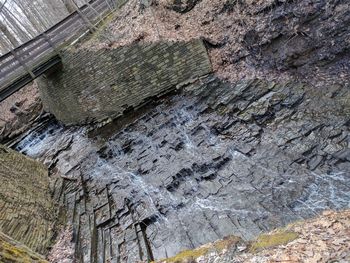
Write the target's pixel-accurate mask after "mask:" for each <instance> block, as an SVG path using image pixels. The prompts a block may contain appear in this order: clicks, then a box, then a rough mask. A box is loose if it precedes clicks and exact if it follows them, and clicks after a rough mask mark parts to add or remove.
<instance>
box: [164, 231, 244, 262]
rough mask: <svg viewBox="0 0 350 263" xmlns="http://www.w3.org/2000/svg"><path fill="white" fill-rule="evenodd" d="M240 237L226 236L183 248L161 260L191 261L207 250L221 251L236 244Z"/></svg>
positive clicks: (204, 253) (207, 251)
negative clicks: (191, 248)
mask: <svg viewBox="0 0 350 263" xmlns="http://www.w3.org/2000/svg"><path fill="white" fill-rule="evenodd" d="M240 241H241V239H240V238H239V237H236V236H228V237H225V238H224V239H222V240H219V241H216V242H215V243H213V244H208V245H205V246H202V247H200V248H196V249H193V250H185V251H182V252H181V253H179V254H177V255H176V256H174V257H171V258H168V259H163V260H161V262H164V261H165V262H167V263H181V262H192V261H194V260H195V259H197V258H199V257H200V256H204V255H207V254H208V253H209V252H212V251H216V252H221V251H222V250H224V249H229V248H230V247H232V246H234V245H236V244H237V243H238V242H240Z"/></svg>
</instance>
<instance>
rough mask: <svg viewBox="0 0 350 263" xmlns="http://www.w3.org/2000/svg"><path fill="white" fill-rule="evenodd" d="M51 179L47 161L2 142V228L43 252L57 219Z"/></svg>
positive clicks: (0, 207)
mask: <svg viewBox="0 0 350 263" xmlns="http://www.w3.org/2000/svg"><path fill="white" fill-rule="evenodd" d="M48 180H49V177H48V171H47V168H46V167H45V166H44V165H42V164H40V163H39V162H37V161H34V160H31V159H29V158H28V157H25V156H24V155H22V154H19V153H16V152H15V151H13V150H11V149H9V148H6V147H4V146H1V145H0V182H1V184H0V231H1V232H3V233H5V234H6V235H8V236H10V237H11V238H13V239H15V240H16V241H18V242H20V243H23V244H24V245H26V246H27V247H29V248H31V249H32V250H34V251H36V252H39V253H42V254H45V253H46V252H47V249H48V248H49V246H50V242H51V239H52V237H53V230H54V222H55V219H56V217H55V215H56V214H55V208H54V204H53V201H52V198H51V196H50V193H49V181H48Z"/></svg>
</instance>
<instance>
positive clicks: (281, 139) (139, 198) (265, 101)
mask: <svg viewBox="0 0 350 263" xmlns="http://www.w3.org/2000/svg"><path fill="white" fill-rule="evenodd" d="M346 98H349V87H346V86H333V87H327V88H325V89H323V90H318V89H315V88H313V87H310V86H307V85H304V84H300V83H284V84H281V83H267V82H264V81H261V80H257V79H254V80H250V81H242V82H238V83H234V84H230V83H222V82H221V81H219V80H218V79H216V78H206V79H203V80H201V81H199V82H197V83H195V84H193V85H190V86H188V87H186V89H185V91H184V92H183V93H182V94H179V95H176V96H174V97H172V98H171V99H167V100H164V101H163V102H162V103H161V104H160V105H158V106H157V107H155V108H154V109H152V110H149V111H148V112H145V113H144V114H142V115H141V117H140V118H138V119H136V120H135V121H134V122H132V123H131V124H129V125H127V127H125V128H124V129H121V130H113V126H112V125H111V126H106V127H105V128H104V129H101V130H99V131H98V132H96V134H99V135H97V136H96V137H91V136H90V137H89V133H88V131H87V130H86V129H75V128H69V129H66V128H63V127H60V126H59V125H57V124H54V125H52V126H50V127H48V128H47V129H45V130H43V131H42V132H38V133H37V134H32V135H31V136H29V137H27V138H26V139H25V140H23V141H22V142H21V144H20V145H18V149H19V150H21V151H23V152H25V153H26V154H28V155H30V156H34V157H36V158H38V159H40V160H42V161H43V162H44V163H45V164H47V165H48V166H49V167H50V168H51V170H52V171H53V172H57V173H60V174H62V175H64V178H65V180H64V182H63V183H62V184H57V185H56V192H55V196H56V198H57V199H59V200H60V201H61V202H63V203H65V204H66V206H67V207H68V208H69V209H68V210H69V211H71V213H70V216H69V217H70V220H71V221H72V222H73V225H74V236H75V238H76V239H75V243H76V256H77V257H78V258H80V259H81V260H82V261H83V262H90V261H89V260H92V261H93V262H103V260H107V259H111V260H113V262H136V261H137V260H140V259H141V260H147V259H160V258H166V257H170V256H173V255H175V254H176V253H178V252H180V251H182V250H184V249H192V248H194V247H198V246H200V245H202V244H205V243H208V242H211V241H214V240H217V239H220V238H222V237H224V236H227V235H235V236H240V237H242V238H243V239H246V240H249V239H252V238H254V237H256V236H257V235H258V234H259V233H260V232H263V231H268V230H270V229H273V228H276V227H279V226H283V225H286V224H287V223H289V222H291V221H295V220H300V219H304V218H309V217H312V216H315V215H317V214H318V213H319V212H321V211H323V210H326V209H342V208H349V204H350V203H349V200H350V198H349V189H350V185H349V179H350V178H349V177H350V172H349V171H350V155H349V154H350V148H349V140H350V136H349V125H350V121H349V110H350V104H349V100H348V99H346ZM104 134H109V135H110V136H108V137H105V136H102V135H104Z"/></svg>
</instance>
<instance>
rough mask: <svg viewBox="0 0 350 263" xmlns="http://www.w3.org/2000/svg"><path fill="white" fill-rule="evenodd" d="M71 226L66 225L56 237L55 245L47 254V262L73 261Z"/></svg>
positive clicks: (64, 262) (67, 262)
mask: <svg viewBox="0 0 350 263" xmlns="http://www.w3.org/2000/svg"><path fill="white" fill-rule="evenodd" d="M72 241H73V236H72V228H71V227H66V228H65V229H64V230H63V231H62V232H61V233H60V234H59V235H58V237H57V239H56V243H55V245H54V246H53V247H52V249H51V250H50V253H49V255H48V257H47V258H48V260H49V262H53V263H73V262H74V243H72Z"/></svg>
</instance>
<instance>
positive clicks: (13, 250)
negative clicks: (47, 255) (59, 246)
mask: <svg viewBox="0 0 350 263" xmlns="http://www.w3.org/2000/svg"><path fill="white" fill-rule="evenodd" d="M0 261H1V262H11V263H23V262H33V263H47V261H46V260H45V259H44V257H43V256H41V255H39V254H37V253H35V252H33V251H32V250H30V249H29V248H28V247H26V246H23V245H22V244H20V243H18V242H17V241H15V240H13V239H12V238H11V237H9V236H7V235H5V234H3V233H2V232H0Z"/></svg>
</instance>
